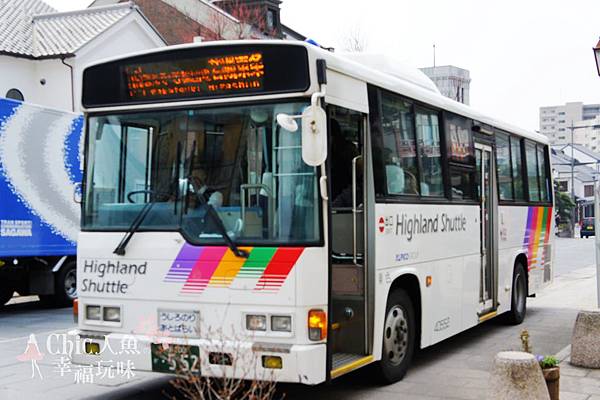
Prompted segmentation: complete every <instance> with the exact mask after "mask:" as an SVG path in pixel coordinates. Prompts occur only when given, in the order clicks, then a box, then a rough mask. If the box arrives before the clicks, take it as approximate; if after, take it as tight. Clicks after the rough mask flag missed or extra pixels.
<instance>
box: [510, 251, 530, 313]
mask: <svg viewBox="0 0 600 400" xmlns="http://www.w3.org/2000/svg"><path fill="white" fill-rule="evenodd" d="M526 313H527V276H526V275H525V268H523V265H522V264H521V263H520V262H518V263H517V264H516V265H515V270H514V272H513V282H512V295H511V301H510V311H509V312H508V313H507V314H506V320H507V322H508V323H509V324H511V325H519V324H520V323H521V322H523V320H524V319H525V314H526Z"/></svg>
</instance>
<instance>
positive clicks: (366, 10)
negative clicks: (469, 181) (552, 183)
mask: <svg viewBox="0 0 600 400" xmlns="http://www.w3.org/2000/svg"><path fill="white" fill-rule="evenodd" d="M45 1H46V2H47V3H48V4H50V5H52V6H53V7H55V8H57V9H59V10H61V11H62V10H72V9H77V8H83V7H85V6H87V5H88V4H89V3H90V0H45ZM281 8H282V11H281V20H282V22H283V23H284V24H285V25H287V26H289V27H290V28H292V29H294V30H296V31H298V32H300V33H302V34H304V35H305V36H307V37H310V38H312V39H314V40H316V41H317V42H318V43H320V44H321V45H323V46H333V47H335V48H337V49H343V47H344V43H345V42H346V39H347V38H348V37H351V36H356V32H360V37H362V38H364V41H365V42H366V50H365V51H367V52H370V53H385V54H388V55H390V56H393V57H395V58H397V59H399V60H402V61H403V62H405V63H408V64H410V65H413V66H415V67H425V66H431V65H433V45H434V44H435V47H436V65H438V66H439V65H447V64H451V65H456V66H458V67H461V68H465V69H468V70H469V71H470V73H471V93H470V97H471V106H472V107H474V108H475V109H477V110H478V111H481V112H484V113H486V114H488V115H490V116H492V117H495V118H498V119H501V120H504V121H506V122H509V123H512V124H515V125H518V126H521V127H523V128H526V129H530V130H538V129H539V107H541V106H551V105H562V104H564V103H566V102H573V101H581V102H584V103H600V77H599V76H598V74H597V71H596V65H595V62H594V55H593V52H592V47H594V45H595V44H596V42H597V41H598V37H599V36H600V18H599V16H600V1H598V0H570V1H567V0H503V1H494V2H492V1H482V0H452V1H450V0H417V1H415V0H368V1H364V0H363V1H359V0H283V3H282V5H281Z"/></svg>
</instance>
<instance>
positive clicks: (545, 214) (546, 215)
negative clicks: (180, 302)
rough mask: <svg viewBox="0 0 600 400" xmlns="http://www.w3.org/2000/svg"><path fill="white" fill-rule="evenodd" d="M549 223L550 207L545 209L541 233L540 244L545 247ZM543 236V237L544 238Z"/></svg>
mask: <svg viewBox="0 0 600 400" xmlns="http://www.w3.org/2000/svg"><path fill="white" fill-rule="evenodd" d="M547 223H548V207H544V216H543V217H542V232H540V242H541V245H542V246H543V245H544V242H545V239H546V225H547ZM542 234H543V236H542ZM542 237H543V238H544V240H541V239H542Z"/></svg>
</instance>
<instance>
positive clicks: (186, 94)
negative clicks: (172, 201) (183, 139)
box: [82, 43, 310, 108]
mask: <svg viewBox="0 0 600 400" xmlns="http://www.w3.org/2000/svg"><path fill="white" fill-rule="evenodd" d="M309 86H310V75H309V68H308V52H307V50H306V48H304V47H303V46H298V45H288V44H285V45H282V44H259V43H257V44H240V45H237V44H236V45H210V46H207V45H204V46H190V47H187V48H175V49H168V48H167V49H165V50H163V49H159V50H156V51H154V52H151V53H148V54H142V55H135V56H131V57H125V58H122V59H118V60H114V61H108V62H106V63H101V64H97V65H93V66H90V67H88V68H86V69H85V70H84V72H83V94H82V103H83V106H84V107H86V108H97V107H110V106H116V105H131V104H148V103H164V102H173V101H185V100H201V99H207V98H224V97H234V96H255V95H264V94H276V93H301V92H304V91H306V90H308V88H309Z"/></svg>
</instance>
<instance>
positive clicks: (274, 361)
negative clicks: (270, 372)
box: [262, 356, 283, 369]
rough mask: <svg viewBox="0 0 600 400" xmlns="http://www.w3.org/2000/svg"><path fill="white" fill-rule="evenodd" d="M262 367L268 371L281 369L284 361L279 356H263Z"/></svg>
mask: <svg viewBox="0 0 600 400" xmlns="http://www.w3.org/2000/svg"><path fill="white" fill-rule="evenodd" d="M262 366H263V368H268V369H281V368H283V360H282V359H281V357H279V356H262Z"/></svg>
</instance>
